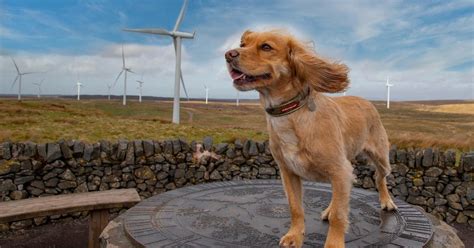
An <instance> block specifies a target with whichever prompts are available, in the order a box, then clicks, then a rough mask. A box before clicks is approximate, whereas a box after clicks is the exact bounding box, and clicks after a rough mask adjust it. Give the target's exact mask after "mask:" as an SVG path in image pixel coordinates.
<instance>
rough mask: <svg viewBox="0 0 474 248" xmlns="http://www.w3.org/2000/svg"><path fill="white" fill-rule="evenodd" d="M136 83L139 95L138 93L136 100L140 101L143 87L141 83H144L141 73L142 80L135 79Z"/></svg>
mask: <svg viewBox="0 0 474 248" xmlns="http://www.w3.org/2000/svg"><path fill="white" fill-rule="evenodd" d="M137 83H138V87H137V89H139V90H140V95H138V101H139V102H142V88H143V84H144V83H145V82H143V75H142V80H137Z"/></svg>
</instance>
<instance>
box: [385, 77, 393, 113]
mask: <svg viewBox="0 0 474 248" xmlns="http://www.w3.org/2000/svg"><path fill="white" fill-rule="evenodd" d="M385 86H386V87H387V109H389V108H390V87H392V86H393V84H391V83H389V80H388V77H387V83H386V84H385Z"/></svg>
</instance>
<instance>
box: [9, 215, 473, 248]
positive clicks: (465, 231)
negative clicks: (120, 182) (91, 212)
mask: <svg viewBox="0 0 474 248" xmlns="http://www.w3.org/2000/svg"><path fill="white" fill-rule="evenodd" d="M455 227H456V229H457V230H458V235H459V237H460V238H461V240H462V241H463V242H464V244H465V246H466V248H467V247H474V237H473V235H472V234H473V233H474V228H470V227H468V226H467V225H460V224H456V225H455ZM87 239H88V220H81V221H73V222H65V223H56V224H48V225H44V226H39V227H34V228H31V229H28V230H24V231H21V232H17V233H14V234H13V233H12V234H10V235H8V237H6V238H0V248H83V247H87Z"/></svg>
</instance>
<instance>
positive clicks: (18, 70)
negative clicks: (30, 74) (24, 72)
mask: <svg viewBox="0 0 474 248" xmlns="http://www.w3.org/2000/svg"><path fill="white" fill-rule="evenodd" d="M10 58H11V59H12V61H13V64H14V65H15V68H16V71H17V72H18V74H20V69H18V66H17V65H16V62H15V60H14V59H13V57H10Z"/></svg>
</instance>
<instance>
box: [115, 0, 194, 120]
mask: <svg viewBox="0 0 474 248" xmlns="http://www.w3.org/2000/svg"><path fill="white" fill-rule="evenodd" d="M187 5H188V0H184V3H183V6H182V8H181V11H180V12H179V16H178V19H177V20H176V24H175V25H174V28H173V30H172V31H168V30H165V29H162V28H144V29H128V28H126V29H123V31H127V32H137V33H147V34H156V35H168V36H171V37H172V38H173V44H174V50H175V53H176V69H175V78H174V100H173V123H176V124H179V100H180V99H179V92H180V91H179V82H180V81H181V82H182V85H183V89H184V91H185V93H186V96H187V92H186V87H185V86H184V80H183V75H182V72H181V39H194V34H195V32H194V33H187V32H181V31H178V28H179V25H180V24H181V22H182V21H183V18H184V12H185V10H186V6H187ZM188 100H189V97H188Z"/></svg>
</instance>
